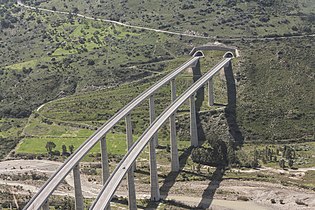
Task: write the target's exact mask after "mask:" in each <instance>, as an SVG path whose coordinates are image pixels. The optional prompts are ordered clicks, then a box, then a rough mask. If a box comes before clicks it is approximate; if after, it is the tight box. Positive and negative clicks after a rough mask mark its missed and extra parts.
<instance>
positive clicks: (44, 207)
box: [42, 199, 49, 210]
mask: <svg viewBox="0 0 315 210" xmlns="http://www.w3.org/2000/svg"><path fill="white" fill-rule="evenodd" d="M42 210H49V200H48V199H47V200H46V201H45V203H44V204H43V205H42Z"/></svg>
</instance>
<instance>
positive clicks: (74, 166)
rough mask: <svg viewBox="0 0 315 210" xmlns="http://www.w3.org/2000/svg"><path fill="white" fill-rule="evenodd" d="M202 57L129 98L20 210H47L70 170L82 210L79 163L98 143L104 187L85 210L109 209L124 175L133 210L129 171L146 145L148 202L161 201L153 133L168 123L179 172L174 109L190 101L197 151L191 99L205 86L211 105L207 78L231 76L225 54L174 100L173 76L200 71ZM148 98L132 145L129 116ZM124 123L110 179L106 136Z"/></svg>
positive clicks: (199, 53)
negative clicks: (122, 146)
mask: <svg viewBox="0 0 315 210" xmlns="http://www.w3.org/2000/svg"><path fill="white" fill-rule="evenodd" d="M203 57H204V54H203V52H202V51H196V52H195V53H194V55H193V56H192V57H191V58H190V59H189V60H188V61H187V62H185V63H184V64H182V65H181V66H180V67H178V68H177V69H175V70H173V71H172V72H170V73H169V74H168V75H166V76H165V77H164V78H162V79H161V80H159V81H158V82H156V83H155V84H154V85H153V86H151V87H150V88H148V89H147V90H146V91H144V92H143V93H141V94H140V95H139V96H137V97H136V98H134V99H133V100H132V101H131V102H130V103H129V104H127V105H126V106H125V107H124V108H122V109H121V110H120V111H118V112H117V113H116V114H115V115H114V116H113V117H111V118H110V119H109V120H108V121H107V122H106V123H105V124H104V125H103V126H101V127H100V128H99V129H98V130H97V131H96V132H95V133H94V134H93V135H92V136H91V137H89V138H88V139H87V140H86V141H85V142H84V143H83V144H82V145H81V146H80V147H79V148H78V149H77V150H76V151H75V152H74V153H73V154H72V155H71V156H70V157H69V158H68V159H67V160H66V161H65V163H64V164H62V165H61V166H60V167H59V169H58V170H57V171H56V172H55V173H54V174H53V175H52V176H51V177H50V178H49V179H48V180H47V182H46V183H45V184H44V185H43V186H42V187H41V189H40V190H39V191H38V192H37V193H36V194H35V195H34V196H33V197H32V198H31V200H30V201H29V202H28V203H27V205H26V206H25V207H24V210H38V209H40V208H42V209H44V210H47V209H49V202H48V200H49V196H50V195H51V194H52V193H53V191H54V190H55V189H56V188H57V187H58V185H59V184H60V183H61V182H62V181H63V180H64V179H65V177H66V176H67V175H68V174H69V173H70V172H71V171H73V175H74V182H75V183H74V188H75V189H74V190H75V206H76V209H77V210H83V209H84V202H83V195H82V189H81V182H80V170H79V163H80V161H81V160H82V158H83V157H84V156H85V155H86V154H87V153H88V152H89V151H90V150H91V149H92V148H93V147H94V146H95V144H96V143H97V142H99V141H100V142H101V155H102V180H103V188H102V189H101V191H100V192H99V194H98V196H97V198H96V200H95V201H94V202H93V204H92V206H91V207H90V210H101V209H108V208H110V200H111V199H112V197H113V196H114V193H115V191H116V189H117V188H118V186H119V184H120V183H121V181H122V180H123V178H124V176H125V175H126V174H127V173H128V175H127V180H128V191H129V194H128V203H129V209H136V208H137V206H136V194H135V185H134V167H133V164H134V163H135V161H136V158H137V157H138V156H139V155H140V153H141V152H142V151H143V149H144V148H145V146H146V145H147V144H148V143H149V150H150V152H149V154H150V185H151V200H154V201H158V200H160V192H159V184H158V176H157V164H156V152H155V148H156V146H157V145H158V139H157V132H158V130H159V128H160V127H161V126H162V125H163V123H165V122H166V121H167V120H169V122H170V143H171V170H172V171H178V170H179V157H178V149H177V142H176V127H175V116H176V110H177V109H178V108H179V107H180V106H181V105H182V104H183V103H184V102H185V101H187V100H188V99H189V100H190V134H191V146H193V147H197V146H198V133H197V121H196V109H195V94H196V92H197V91H198V90H199V89H200V88H201V87H203V86H204V85H206V84H208V87H209V88H208V94H209V105H213V96H214V93H213V87H212V85H213V82H212V77H213V76H214V75H215V74H216V73H217V72H218V71H219V70H221V69H222V68H224V69H225V71H232V63H231V60H232V59H233V58H234V55H233V53H231V52H227V53H225V55H224V57H223V59H222V60H221V61H220V62H219V63H218V64H216V65H215V66H214V67H213V68H211V69H210V70H209V71H208V72H207V73H205V74H204V75H203V76H202V77H200V78H199V79H198V80H197V81H196V82H195V83H193V84H192V85H191V86H190V87H189V88H188V89H187V90H186V91H185V92H184V93H183V94H181V95H180V96H179V97H178V98H176V83H175V78H176V76H177V75H178V74H180V73H181V72H183V71H184V70H185V69H187V68H192V69H193V70H194V71H196V72H198V71H199V72H200V59H201V58H203ZM169 83H170V86H171V98H172V103H171V105H169V106H168V107H167V108H166V109H165V110H164V111H163V112H162V113H161V114H160V115H159V116H158V117H157V118H155V105H154V93H155V92H156V91H157V90H159V89H160V88H161V87H162V86H164V85H166V84H169ZM147 99H149V110H150V126H149V127H148V128H147V129H146V130H145V131H144V133H143V134H142V135H141V136H140V137H139V139H138V140H137V141H136V142H135V143H133V141H132V125H131V116H130V113H131V112H132V110H133V109H135V108H136V107H137V106H138V105H139V104H140V103H142V102H143V101H145V100H147ZM124 118H125V121H126V134H127V135H126V137H127V143H128V149H129V150H128V152H127V153H126V155H125V156H124V158H123V159H122V160H121V161H120V163H119V164H118V165H117V167H116V168H115V170H114V171H113V172H112V173H111V174H110V173H109V166H108V156H107V149H106V133H107V132H108V131H109V130H110V129H111V128H112V127H113V126H114V125H115V124H117V123H118V122H119V121H120V120H122V119H124Z"/></svg>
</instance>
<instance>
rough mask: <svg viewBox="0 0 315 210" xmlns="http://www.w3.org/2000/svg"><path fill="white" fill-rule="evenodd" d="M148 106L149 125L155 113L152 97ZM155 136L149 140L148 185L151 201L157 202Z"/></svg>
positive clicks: (158, 195)
mask: <svg viewBox="0 0 315 210" xmlns="http://www.w3.org/2000/svg"><path fill="white" fill-rule="evenodd" d="M149 106H150V123H152V122H153V121H154V118H155V113H154V97H153V95H151V96H150V99H149ZM156 135H157V133H156V134H154V136H153V138H152V139H151V140H150V144H149V150H150V184H151V200H152V201H159V200H160V189H159V180H158V173H157V166H156V151H155V146H156V142H155V141H154V137H155V136H156Z"/></svg>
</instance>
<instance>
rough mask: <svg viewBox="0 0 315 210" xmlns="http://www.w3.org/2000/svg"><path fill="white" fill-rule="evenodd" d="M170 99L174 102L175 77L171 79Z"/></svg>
mask: <svg viewBox="0 0 315 210" xmlns="http://www.w3.org/2000/svg"><path fill="white" fill-rule="evenodd" d="M171 100H172V102H174V101H175V100H176V83H175V79H172V80H171Z"/></svg>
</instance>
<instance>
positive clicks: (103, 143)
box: [100, 136, 110, 210]
mask: <svg viewBox="0 0 315 210" xmlns="http://www.w3.org/2000/svg"><path fill="white" fill-rule="evenodd" d="M100 142H101V156H102V184H103V185H104V184H105V182H106V181H107V179H108V177H109V175H110V174H109V164H108V154H107V145H106V136H104V137H103V138H102V139H101V140H100ZM106 210H110V205H108V206H107V208H106Z"/></svg>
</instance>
